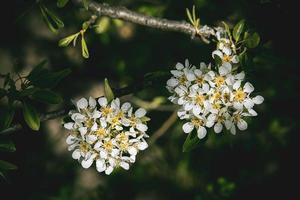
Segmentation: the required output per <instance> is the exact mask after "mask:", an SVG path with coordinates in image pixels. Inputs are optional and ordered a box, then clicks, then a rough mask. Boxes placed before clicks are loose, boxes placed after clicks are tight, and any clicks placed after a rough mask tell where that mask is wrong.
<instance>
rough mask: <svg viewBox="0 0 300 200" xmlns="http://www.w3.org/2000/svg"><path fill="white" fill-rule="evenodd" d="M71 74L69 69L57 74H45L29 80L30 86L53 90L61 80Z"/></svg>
mask: <svg viewBox="0 0 300 200" xmlns="http://www.w3.org/2000/svg"><path fill="white" fill-rule="evenodd" d="M70 73H71V70H70V69H64V70H61V71H58V72H49V71H47V73H46V72H45V73H44V74H42V75H41V76H39V77H37V78H36V79H29V81H30V83H31V84H32V85H35V86H37V87H40V88H53V87H55V86H56V85H57V84H58V83H59V82H60V81H61V80H62V79H63V78H65V77H66V76H68V75H69V74H70Z"/></svg>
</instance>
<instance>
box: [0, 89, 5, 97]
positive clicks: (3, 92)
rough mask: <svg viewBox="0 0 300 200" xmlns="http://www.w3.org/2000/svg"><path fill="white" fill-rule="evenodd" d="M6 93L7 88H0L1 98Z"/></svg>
mask: <svg viewBox="0 0 300 200" xmlns="http://www.w3.org/2000/svg"><path fill="white" fill-rule="evenodd" d="M5 95H6V90H4V89H2V88H0V99H1V98H2V97H4V96H5Z"/></svg>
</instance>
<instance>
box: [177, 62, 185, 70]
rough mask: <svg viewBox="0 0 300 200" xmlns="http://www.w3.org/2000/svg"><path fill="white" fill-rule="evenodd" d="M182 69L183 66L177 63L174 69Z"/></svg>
mask: <svg viewBox="0 0 300 200" xmlns="http://www.w3.org/2000/svg"><path fill="white" fill-rule="evenodd" d="M183 68H184V66H183V64H181V63H180V62H178V63H177V64H176V69H177V70H182V69H183Z"/></svg>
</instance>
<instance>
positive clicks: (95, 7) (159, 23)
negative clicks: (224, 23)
mask: <svg viewBox="0 0 300 200" xmlns="http://www.w3.org/2000/svg"><path fill="white" fill-rule="evenodd" d="M73 2H75V3H76V4H82V0H73ZM88 9H89V10H90V11H92V12H94V13H95V14H96V15H98V16H107V17H110V18H114V19H121V20H124V21H128V22H132V23H135V24H139V25H143V26H147V27H151V28H156V29H160V30H164V31H174V32H181V33H185V34H187V35H189V36H191V38H192V39H193V38H195V36H198V37H199V38H201V39H202V40H203V41H204V42H206V43H207V42H208V40H207V38H208V37H209V36H210V35H211V34H210V31H208V30H207V29H205V28H204V29H201V28H200V29H198V30H196V29H195V27H193V26H192V25H191V24H190V23H187V22H186V21H175V20H168V19H164V18H157V17H152V16H147V15H144V14H141V13H138V12H134V11H131V10H128V9H127V8H125V7H121V6H110V5H108V4H106V3H97V2H94V1H90V3H89V5H88ZM206 28H207V26H206Z"/></svg>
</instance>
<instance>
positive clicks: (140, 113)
mask: <svg viewBox="0 0 300 200" xmlns="http://www.w3.org/2000/svg"><path fill="white" fill-rule="evenodd" d="M134 115H135V116H136V117H137V118H141V117H144V116H145V115H146V110H145V109H144V108H139V109H137V110H136V111H135V113H134Z"/></svg>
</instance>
